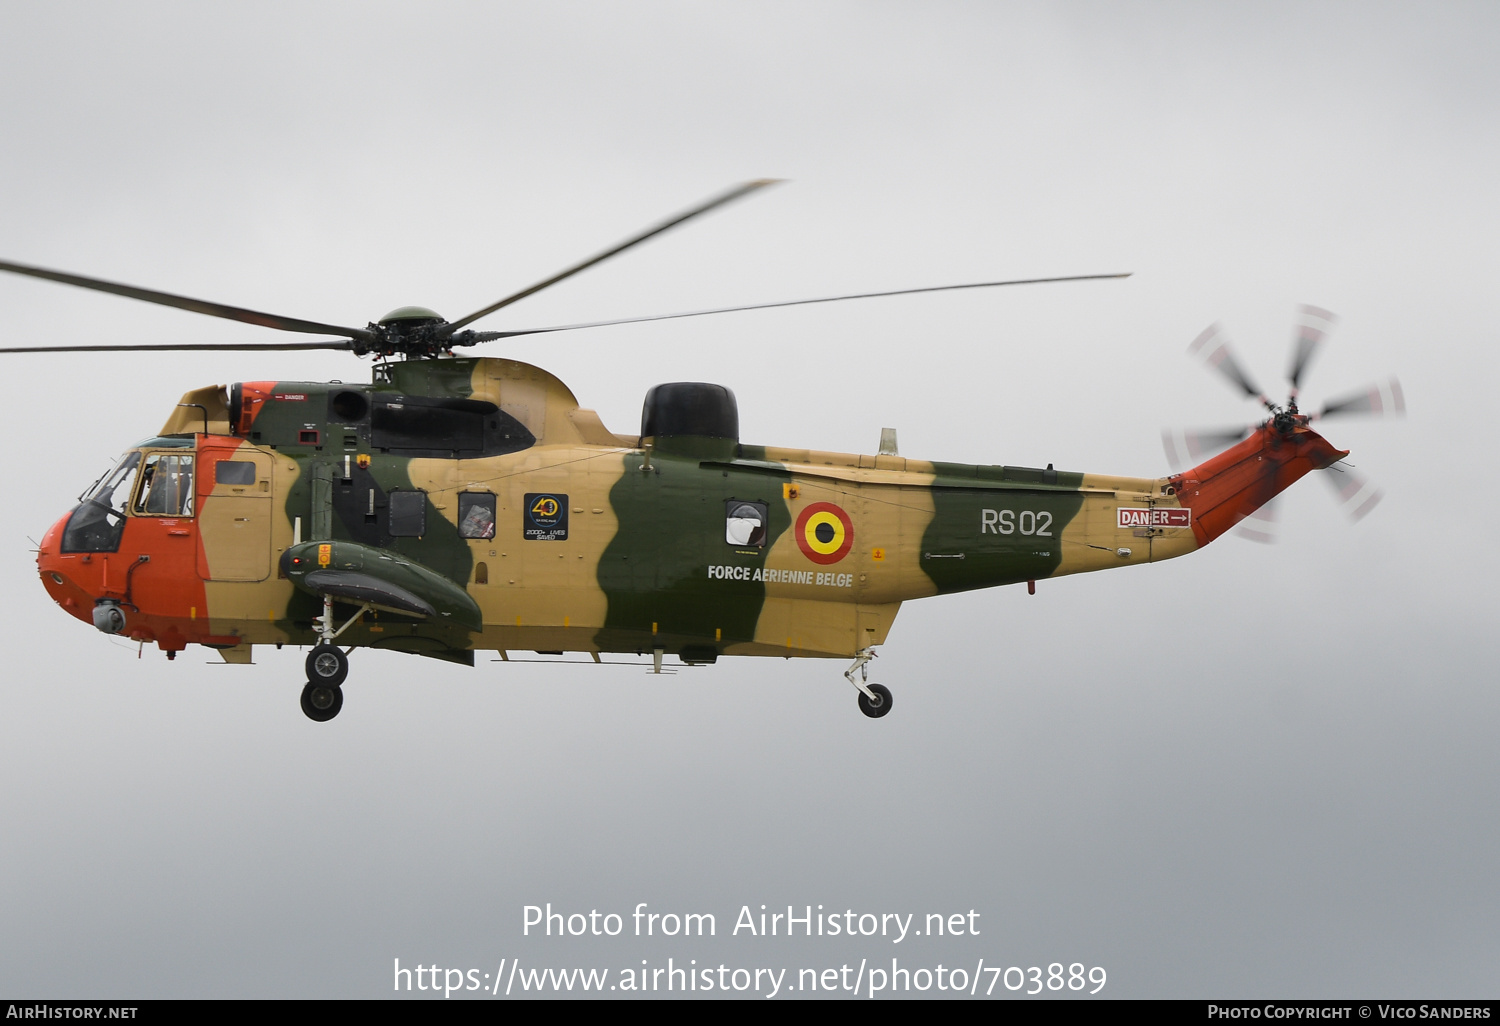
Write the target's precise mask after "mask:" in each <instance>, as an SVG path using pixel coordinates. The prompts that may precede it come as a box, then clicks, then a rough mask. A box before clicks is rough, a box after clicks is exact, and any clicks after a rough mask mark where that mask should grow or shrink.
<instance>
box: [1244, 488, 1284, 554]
mask: <svg viewBox="0 0 1500 1026" xmlns="http://www.w3.org/2000/svg"><path fill="white" fill-rule="evenodd" d="M1279 509H1280V503H1278V502H1277V501H1276V499H1274V498H1272V499H1270V500H1269V501H1268V502H1266V503H1265V504H1264V505H1262V506H1261V507H1260V509H1257V510H1256V511H1255V512H1253V513H1251V514H1250V515H1249V516H1247V517H1246V518H1245V519H1244V520H1241V521H1240V523H1239V526H1238V527H1236V528H1235V529H1234V533H1235V534H1237V535H1239V536H1240V537H1241V538H1244V539H1247V540H1248V541H1253V542H1258V543H1260V544H1261V545H1272V544H1274V543H1275V541H1276V532H1277V526H1276V525H1277V521H1278V520H1279V515H1278V510H1279Z"/></svg>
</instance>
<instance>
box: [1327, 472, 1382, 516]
mask: <svg viewBox="0 0 1500 1026" xmlns="http://www.w3.org/2000/svg"><path fill="white" fill-rule="evenodd" d="M1323 479H1324V480H1326V481H1327V482H1328V484H1329V485H1330V486H1331V487H1332V488H1333V490H1334V493H1335V494H1336V495H1337V496H1338V501H1339V505H1340V506H1342V507H1343V510H1344V514H1345V515H1346V516H1348V518H1349V519H1350V520H1352V521H1355V522H1358V521H1359V520H1361V519H1363V518H1364V516H1365V515H1366V514H1367V513H1369V512H1370V511H1371V510H1372V509H1374V508H1375V507H1376V506H1378V505H1380V500H1381V499H1383V498H1385V493H1384V492H1382V491H1381V490H1380V489H1379V488H1377V487H1376V486H1375V485H1374V484H1373V483H1371V482H1370V481H1369V480H1367V479H1366V478H1364V477H1363V476H1362V475H1360V474H1357V473H1355V471H1354V468H1353V467H1351V466H1349V465H1348V464H1347V463H1335V464H1334V465H1333V466H1331V467H1329V468H1328V469H1327V470H1325V471H1323Z"/></svg>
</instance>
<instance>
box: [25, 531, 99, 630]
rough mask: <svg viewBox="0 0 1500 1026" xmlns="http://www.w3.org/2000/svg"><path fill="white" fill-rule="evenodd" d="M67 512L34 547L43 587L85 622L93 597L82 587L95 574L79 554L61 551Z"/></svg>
mask: <svg viewBox="0 0 1500 1026" xmlns="http://www.w3.org/2000/svg"><path fill="white" fill-rule="evenodd" d="M70 516H72V514H71V513H66V514H64V515H63V516H61V517H59V518H58V521H57V523H55V524H53V525H52V526H51V527H49V528H48V529H47V533H46V534H44V535H42V543H41V544H40V545H38V546H37V553H36V568H37V571H38V572H39V573H40V574H41V577H42V587H44V588H46V589H47V594H48V595H51V596H52V598H53V601H55V602H56V603H57V604H58V605H60V606H62V607H63V609H65V610H67V611H68V612H69V613H71V614H72V615H73V616H76V617H78V619H80V620H83V621H84V622H85V623H92V622H93V619H92V618H93V611H94V598H95V596H94V595H93V594H91V593H90V591H89V590H88V589H87V588H86V587H84V583H85V582H86V581H87V580H88V579H89V578H94V577H97V573H96V572H91V571H94V570H95V568H94V567H93V566H92V565H91V564H90V565H84V564H82V563H81V561H80V559H81V557H79V556H76V555H64V554H63V553H62V552H61V551H59V550H60V548H61V545H62V533H63V528H65V527H67V526H68V517H70Z"/></svg>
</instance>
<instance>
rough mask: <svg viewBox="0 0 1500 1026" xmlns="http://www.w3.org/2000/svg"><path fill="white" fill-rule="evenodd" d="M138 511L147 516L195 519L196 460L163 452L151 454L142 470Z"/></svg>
mask: <svg viewBox="0 0 1500 1026" xmlns="http://www.w3.org/2000/svg"><path fill="white" fill-rule="evenodd" d="M135 512H136V513H137V514H138V515H141V514H144V515H145V516H161V517H190V516H192V515H193V457H192V456H190V455H186V454H178V453H163V452H153V453H151V454H150V455H148V456H147V457H146V462H145V464H144V465H143V466H142V467H141V487H140V491H139V493H138V494H137V495H136V499H135Z"/></svg>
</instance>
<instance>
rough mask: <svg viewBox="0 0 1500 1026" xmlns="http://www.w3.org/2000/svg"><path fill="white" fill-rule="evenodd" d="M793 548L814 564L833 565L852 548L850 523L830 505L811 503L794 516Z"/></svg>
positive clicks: (852, 535) (852, 523)
mask: <svg viewBox="0 0 1500 1026" xmlns="http://www.w3.org/2000/svg"><path fill="white" fill-rule="evenodd" d="M792 533H793V534H794V535H795V536H796V538H797V547H798V548H799V549H801V550H802V554H803V555H804V556H806V557H807V558H808V559H810V560H812V561H813V562H814V563H819V564H822V565H824V566H827V565H828V564H829V563H837V562H838V561H839V560H841V559H843V558H844V557H845V556H847V555H848V554H849V550H850V549H851V548H853V547H854V522H853V521H852V520H850V519H849V514H847V513H845V512H844V511H843V510H842V509H840V508H839V507H837V506H835V505H834V504H833V503H831V502H814V503H812V504H811V505H810V506H808V507H807V508H806V509H804V510H803V511H802V512H801V513H800V514H798V516H797V524H796V526H795V527H793V528H792Z"/></svg>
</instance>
